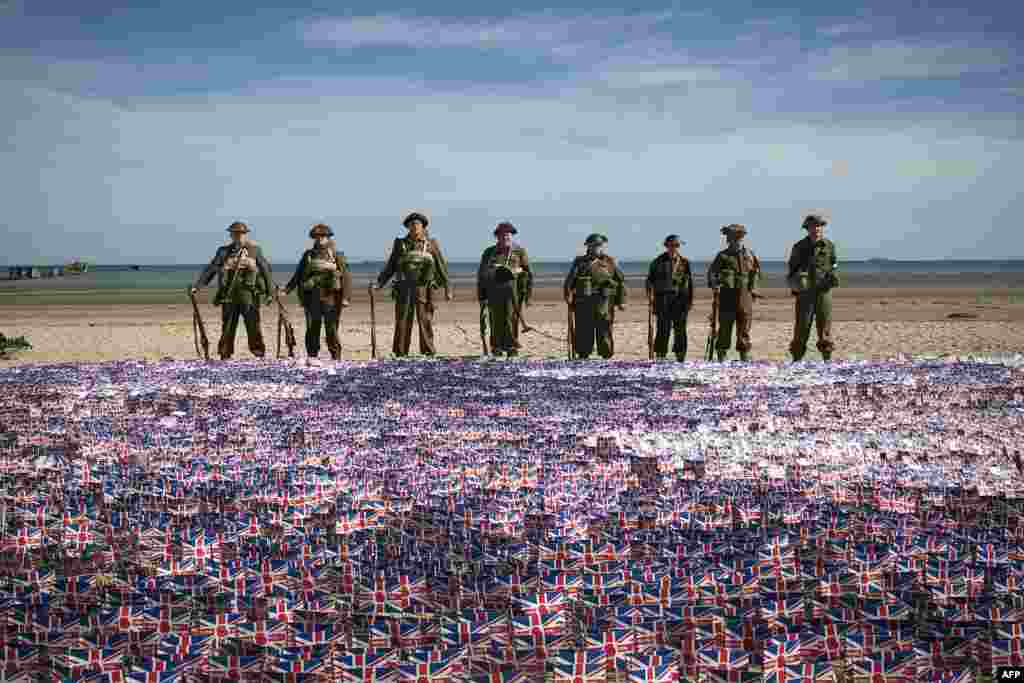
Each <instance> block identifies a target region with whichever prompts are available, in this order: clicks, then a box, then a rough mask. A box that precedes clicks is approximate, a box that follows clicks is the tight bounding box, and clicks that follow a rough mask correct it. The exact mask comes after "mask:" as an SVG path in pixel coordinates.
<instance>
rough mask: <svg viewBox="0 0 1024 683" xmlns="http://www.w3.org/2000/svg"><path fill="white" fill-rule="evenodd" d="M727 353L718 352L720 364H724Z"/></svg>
mask: <svg viewBox="0 0 1024 683" xmlns="http://www.w3.org/2000/svg"><path fill="white" fill-rule="evenodd" d="M726 353H728V351H718V352H717V355H718V362H719V363H723V362H725V354H726Z"/></svg>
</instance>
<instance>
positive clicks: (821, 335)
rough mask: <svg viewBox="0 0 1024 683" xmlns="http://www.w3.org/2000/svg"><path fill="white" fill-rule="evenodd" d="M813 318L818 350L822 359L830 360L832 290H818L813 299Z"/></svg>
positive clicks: (831, 348)
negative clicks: (816, 329)
mask: <svg viewBox="0 0 1024 683" xmlns="http://www.w3.org/2000/svg"><path fill="white" fill-rule="evenodd" d="M815 306H816V308H815V312H814V320H815V322H816V324H817V327H818V351H820V352H821V357H822V359H824V360H832V350H833V349H834V348H835V344H834V343H833V342H832V290H831V289H830V290H827V291H824V292H820V293H819V294H818V296H817V301H815Z"/></svg>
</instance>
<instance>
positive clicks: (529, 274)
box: [519, 247, 533, 304]
mask: <svg viewBox="0 0 1024 683" xmlns="http://www.w3.org/2000/svg"><path fill="white" fill-rule="evenodd" d="M520 251H522V252H523V259H522V260H523V264H522V266H523V272H522V274H520V276H519V277H521V278H525V281H526V291H525V292H523V303H524V304H529V303H530V298H531V297H532V296H533V271H532V270H530V257H529V256H528V255H527V253H526V249H525V248H524V247H520Z"/></svg>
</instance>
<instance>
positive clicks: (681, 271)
mask: <svg viewBox="0 0 1024 683" xmlns="http://www.w3.org/2000/svg"><path fill="white" fill-rule="evenodd" d="M681 244H682V242H680V241H679V236H678V235H669V236H668V237H666V238H665V252H664V253H663V254H661V255H660V256H658V257H657V258H656V259H654V260H653V261H651V267H650V269H649V271H648V273H647V287H646V290H647V300H648V301H649V302H652V303H653V304H654V315H655V316H657V319H658V331H657V335H656V336H655V338H654V353H655V354H657V356H658V358H664V357H665V355H666V354H667V353H668V336H669V332H671V333H672V334H673V337H674V340H673V343H672V353H674V354H676V360H678V361H679V362H680V363H681V362H683V361H684V360H685V359H686V319H687V317H688V316H689V313H690V309H692V308H693V274H692V273H691V272H690V262H689V261H688V260H687V259H686V257H684V256H682V255H680V254H679V247H680V245H681Z"/></svg>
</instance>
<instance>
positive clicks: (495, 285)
mask: <svg viewBox="0 0 1024 683" xmlns="http://www.w3.org/2000/svg"><path fill="white" fill-rule="evenodd" d="M518 232H519V231H518V230H516V228H515V226H514V225H512V224H511V223H507V222H506V223H498V227H496V228H495V229H494V237H495V239H496V240H497V244H496V245H495V246H491V247H487V248H486V249H484V253H483V255H482V256H481V257H480V268H479V269H478V270H477V274H476V289H477V298H478V299H479V300H480V306H481V307H484V306H486V307H487V309H488V314H489V315H490V320H491V352H492V353H494V354H495V355H498V354H500V353H501V352H503V351H504V352H505V353H506V354H507V355H508V356H509V357H510V358H511V357H513V356H517V355H519V317H518V315H517V310H521V309H519V308H518V307H519V306H520V305H522V306H529V305H530V295H531V294H532V293H533V273H532V272H531V271H530V261H529V257H528V256H527V255H526V249H525V248H524V247H522V246H520V245H518V244H513V243H512V235H515V234H518Z"/></svg>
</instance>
